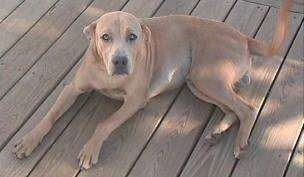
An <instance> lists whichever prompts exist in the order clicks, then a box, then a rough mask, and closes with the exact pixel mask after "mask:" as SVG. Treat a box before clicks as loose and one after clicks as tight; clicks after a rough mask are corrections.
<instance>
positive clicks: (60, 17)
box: [0, 0, 92, 98]
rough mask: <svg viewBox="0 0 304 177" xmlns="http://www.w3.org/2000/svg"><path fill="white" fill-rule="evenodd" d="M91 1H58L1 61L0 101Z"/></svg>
mask: <svg viewBox="0 0 304 177" xmlns="http://www.w3.org/2000/svg"><path fill="white" fill-rule="evenodd" d="M91 2H92V0H76V1H67V0H62V1H59V2H58V3H57V4H56V6H55V7H54V9H53V10H52V13H47V14H46V15H45V16H44V17H42V19H41V20H39V22H38V23H37V24H36V25H35V26H34V27H33V28H32V29H31V30H30V31H29V32H28V33H27V34H26V35H25V36H24V37H23V38H22V39H21V40H20V41H18V43H17V44H16V45H14V46H13V47H12V48H11V49H10V50H9V51H8V52H7V53H6V54H5V55H4V56H3V57H2V58H1V61H0V85H1V87H0V98H1V97H2V96H3V95H4V94H5V93H6V92H7V91H8V90H9V88H11V87H12V86H13V85H14V84H15V83H16V82H17V81H18V80H19V79H20V78H21V77H22V76H23V75H24V73H26V72H27V71H28V70H29V69H30V68H31V66H33V64H34V63H35V62H36V61H37V60H39V57H40V56H41V55H43V54H44V53H45V52H46V51H47V50H48V48H50V46H51V45H52V44H53V43H54V42H55V41H56V40H58V38H59V37H60V36H61V34H62V33H63V32H64V31H65V30H66V29H67V28H68V27H69V26H70V25H71V24H72V23H73V22H74V20H75V19H76V18H77V17H78V15H80V14H81V13H82V12H83V11H84V10H85V9H86V8H87V7H88V5H89V4H90V3H91Z"/></svg>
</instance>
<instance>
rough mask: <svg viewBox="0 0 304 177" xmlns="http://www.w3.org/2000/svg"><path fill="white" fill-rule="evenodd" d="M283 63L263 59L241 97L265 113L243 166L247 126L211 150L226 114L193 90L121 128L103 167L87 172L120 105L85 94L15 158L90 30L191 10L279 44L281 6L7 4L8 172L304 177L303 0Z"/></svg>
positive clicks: (3, 97)
mask: <svg viewBox="0 0 304 177" xmlns="http://www.w3.org/2000/svg"><path fill="white" fill-rule="evenodd" d="M296 2H297V3H296V6H295V7H294V9H293V13H292V27H291V35H290V37H289V38H288V41H287V43H286V45H285V46H284V51H283V55H282V56H283V57H273V58H262V57H255V58H254V61H253V74H252V79H253V82H252V84H251V85H250V87H248V88H246V89H243V90H241V91H240V94H241V95H242V96H243V97H244V98H245V99H247V100H248V101H249V102H250V103H252V104H254V105H255V106H257V107H258V108H259V110H260V112H259V116H258V118H257V120H256V121H255V125H254V128H253V130H252V133H251V137H250V142H251V146H250V148H249V152H248V153H247V155H246V156H245V157H244V158H243V159H241V160H236V159H235V158H234V157H233V144H234V139H235V135H236V130H237V127H234V128H232V129H231V130H230V131H229V132H228V133H226V134H225V135H223V136H222V138H221V139H220V140H219V142H218V143H217V144H216V145H214V146H212V147H210V146H208V145H207V144H206V143H205V142H204V136H205V135H206V134H207V133H208V132H209V131H210V128H211V127H212V126H213V125H214V124H215V123H216V122H217V121H219V120H220V119H221V118H222V117H223V113H222V112H221V111H220V110H219V109H218V108H216V107H215V106H213V105H210V104H208V103H205V102H203V101H200V100H198V99H197V98H195V97H194V96H193V95H192V94H191V92H190V91H189V90H188V89H187V88H186V87H184V88H182V89H180V90H175V91H172V92H169V93H164V94H163V95H161V96H158V97H156V98H155V99H153V100H152V101H151V102H150V103H149V104H148V105H147V107H146V108H145V109H144V110H143V111H140V112H138V113H137V114H136V115H135V116H134V117H133V118H131V119H130V120H129V121H127V122H126V123H125V124H123V126H121V127H120V128H119V129H117V130H116V131H115V132H114V133H113V134H112V135H111V136H110V138H109V139H108V140H107V141H106V142H105V144H104V145H103V147H102V153H101V156H100V158H99V163H98V164H97V165H96V166H94V167H93V168H92V169H90V170H88V171H83V170H81V169H79V167H78V161H77V159H76V157H77V155H78V152H79V151H80V150H81V148H82V147H83V145H84V144H85V143H86V141H87V140H88V139H89V137H90V136H91V135H92V133H93V131H94V129H95V127H96V124H97V123H98V122H100V121H102V120H103V119H106V118H107V117H108V116H109V115H110V114H111V113H113V112H114V111H115V110H116V109H117V108H118V107H119V106H120V103H119V102H117V101H113V100H110V99H108V98H106V97H105V96H102V95H101V94H99V93H96V92H94V93H91V94H85V95H83V96H81V97H79V99H78V100H77V102H76V104H74V105H73V107H72V108H71V109H70V110H69V111H68V112H67V113H66V114H64V116H63V117H62V119H60V120H59V121H58V122H57V123H56V125H55V127H54V128H53V129H52V131H51V132H50V133H49V134H48V135H47V137H45V139H44V140H43V142H42V143H41V145H40V146H39V147H38V148H37V149H36V150H35V151H34V153H33V154H32V155H31V156H30V157H28V158H26V159H23V160H17V159H16V158H15V157H14V156H13V155H12V153H11V149H12V146H13V143H14V142H15V141H16V140H17V139H19V138H20V137H21V136H22V135H24V133H26V132H28V131H29V130H30V129H32V128H33V127H34V126H35V125H36V124H37V123H38V122H39V121H40V120H41V118H42V117H43V116H44V115H45V114H46V112H47V111H48V110H49V109H50V107H51V106H52V104H53V103H54V102H55V100H56V98H57V96H58V94H59V93H60V91H61V90H62V89H63V86H64V85H65V84H66V83H68V82H69V81H70V80H71V78H72V77H73V75H74V73H75V71H76V70H77V68H78V66H79V63H80V61H81V60H82V55H83V53H84V51H85V49H86V47H87V45H88V41H87V40H86V38H85V36H84V35H83V34H82V30H83V27H84V26H85V25H87V24H89V23H90V22H92V21H93V20H94V19H96V18H98V17H99V16H101V15H102V14H104V13H106V12H108V11H114V10H122V11H126V12H131V13H134V14H135V15H137V16H138V17H152V16H161V15H168V14H190V15H194V16H199V17H205V18H210V19H215V20H220V21H225V23H228V24H231V25H233V26H234V27H236V28H238V29H239V30H240V31H242V32H243V33H245V34H248V35H250V36H253V37H255V38H259V39H263V40H266V41H270V40H271V37H272V32H273V31H274V29H273V28H274V24H275V21H276V17H277V12H278V9H277V7H278V6H279V2H278V0H73V1H72V0H0V57H1V58H0V177H12V176H14V177H49V176H52V177H76V176H77V177H86V176H87V177H303V176H304V133H303V123H304V119H303V108H304V102H303V101H304V100H303V99H304V97H303V91H304V90H303V87H304V83H303V76H304V53H303V47H304V46H303V37H304V24H303V17H304V14H303V8H304V5H303V0H296Z"/></svg>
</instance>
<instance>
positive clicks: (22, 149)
mask: <svg viewBox="0 0 304 177" xmlns="http://www.w3.org/2000/svg"><path fill="white" fill-rule="evenodd" d="M41 139H42V138H39V137H38V136H37V135H33V134H32V133H28V134H26V135H25V136H24V137H23V138H21V139H20V140H18V141H17V142H16V143H15V144H14V147H13V153H14V154H15V155H16V157H17V158H19V159H22V158H24V157H27V156H29V155H30V154H31V153H32V152H33V150H34V149H35V148H36V147H37V146H38V145H39V143H40V141H41Z"/></svg>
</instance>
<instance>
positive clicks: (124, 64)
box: [112, 56, 129, 75]
mask: <svg viewBox="0 0 304 177" xmlns="http://www.w3.org/2000/svg"><path fill="white" fill-rule="evenodd" d="M112 63H113V66H114V71H113V75H123V74H129V65H128V63H129V59H128V57H127V56H115V57H114V58H113V59H112Z"/></svg>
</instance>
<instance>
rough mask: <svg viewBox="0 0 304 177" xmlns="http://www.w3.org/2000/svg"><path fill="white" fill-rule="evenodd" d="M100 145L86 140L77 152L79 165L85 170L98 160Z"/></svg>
mask: <svg viewBox="0 0 304 177" xmlns="http://www.w3.org/2000/svg"><path fill="white" fill-rule="evenodd" d="M100 147H101V146H96V145H95V144H94V143H90V142H88V143H87V144H86V145H85V146H84V147H83V149H82V150H81V151H80V153H79V154H78V157H77V158H78V159H79V167H80V168H83V169H85V170H87V169H89V168H91V167H92V166H93V165H94V164H96V163H97V161H98V156H99V150H100Z"/></svg>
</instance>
